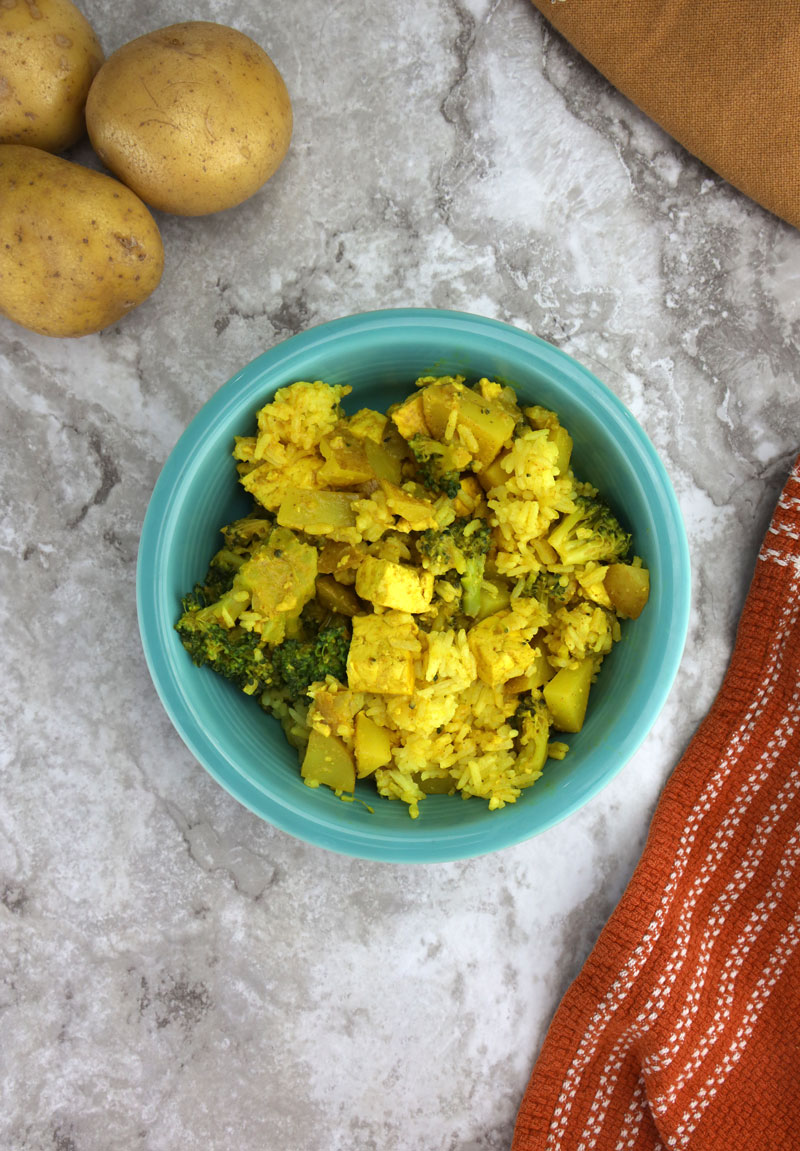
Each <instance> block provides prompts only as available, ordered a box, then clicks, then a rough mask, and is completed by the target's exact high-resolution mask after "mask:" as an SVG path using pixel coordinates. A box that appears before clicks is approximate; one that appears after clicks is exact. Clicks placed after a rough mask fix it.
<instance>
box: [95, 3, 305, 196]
mask: <svg viewBox="0 0 800 1151" xmlns="http://www.w3.org/2000/svg"><path fill="white" fill-rule="evenodd" d="M86 124H87V127H88V129H89V137H90V139H91V141H92V145H93V146H94V149H95V151H96V152H97V154H98V156H99V157H100V159H101V160H102V161H103V163H104V164H105V165H106V166H107V167H108V168H109V169H110V170H111V171H112V172H113V173H114V174H115V175H116V176H118V177H119V179H120V180H122V181H123V182H124V183H125V184H127V185H128V187H130V188H133V190H134V192H136V194H137V195H138V196H141V198H142V199H143V200H144V201H145V202H146V203H148V204H150V205H152V207H154V208H159V209H160V210H161V211H164V212H173V213H175V214H177V215H181V216H200V215H204V214H205V213H207V212H219V211H221V210H222V209H224V208H231V207H233V206H234V205H235V204H240V203H241V202H242V201H243V200H246V199H247V198H248V197H249V196H252V195H253V193H254V192H256V191H257V190H258V189H259V188H260V187H261V185H262V184H263V183H264V182H265V181H266V180H268V179H269V177H270V176H271V175H272V174H273V173H274V172H275V171H276V170H277V168H278V167H279V165H280V164H281V162H282V160H283V158H284V156H285V155H286V152H287V149H288V147H289V140H290V138H291V135H292V107H291V103H290V100H289V94H288V92H287V91H286V85H285V84H284V82H283V79H282V78H281V75H280V73H279V72H278V70H277V68H276V67H275V65H274V64H273V63H272V61H271V60H270V58H269V56H268V55H267V54H266V52H264V51H263V49H262V48H260V47H259V46H258V45H257V44H256V43H255V42H254V41H253V40H251V39H250V37H249V36H245V35H244V33H242V32H238V31H236V29H234V28H227V27H225V25H223V24H212V23H208V22H205V21H190V22H188V23H185V24H173V25H171V26H170V27H168V28H161V29H160V30H158V31H156V32H150V33H148V34H147V35H145V36H140V37H139V38H138V39H137V40H131V41H130V43H128V44H125V45H123V47H122V48H120V49H118V51H116V52H114V53H113V55H111V56H110V57H109V58H108V60H107V61H106V63H105V64H104V65H103V67H102V68H101V69H100V71H99V72H98V74H97V77H96V79H95V81H94V83H93V84H92V87H91V90H90V92H89V99H88V101H87V104H86Z"/></svg>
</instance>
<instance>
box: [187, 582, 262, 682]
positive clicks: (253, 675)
mask: <svg viewBox="0 0 800 1151" xmlns="http://www.w3.org/2000/svg"><path fill="white" fill-rule="evenodd" d="M181 606H182V608H183V614H182V615H181V617H180V619H179V620H178V622H177V623H176V625H175V629H176V631H177V632H178V635H179V636H180V638H181V643H182V644H183V646H184V647H185V648H186V650H187V651H188V653H189V655H190V656H191V658H192V662H193V663H195V664H196V665H197V666H198V667H203V666H208V667H210V668H211V669H212V671H215V672H216V673H217V674H218V675H221V676H224V678H225V679H229V680H231V682H232V683H235V684H236V685H237V687H240V688H241V689H242V691H245V692H247V694H248V695H253V693H254V692H256V691H258V690H263V689H264V688H265V687H267V686H268V685H269V684H271V683H272V682H273V672H272V665H271V662H270V659H269V656H268V655H267V653H266V652H265V651H264V649H263V648H262V647H261V646H260V640H261V637H260V636H259V635H258V634H257V633H256V632H248V631H245V629H244V628H241V627H232V628H227V627H223V626H222V625H221V624H220V623H218V622H217V619H218V617H217V616H216V614H215V613H214V610H213V606H205V605H204V604H203V603H202V601H201V600H200V599H199V598H198V596H197V595H196V594H194V593H191V594H189V595H187V596H185V597H184V599H183V600H182V603H181Z"/></svg>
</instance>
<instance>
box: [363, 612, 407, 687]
mask: <svg viewBox="0 0 800 1151" xmlns="http://www.w3.org/2000/svg"><path fill="white" fill-rule="evenodd" d="M418 637H419V629H418V628H417V625H416V624H415V623H414V620H413V618H412V617H411V616H410V615H407V614H406V613H405V612H395V611H387V612H384V613H383V614H382V615H361V616H358V615H357V616H354V617H353V638H352V640H351V641H350V652H349V655H348V657H347V683H348V686H349V688H350V690H351V691H371V692H375V693H376V694H378V695H411V694H412V692H413V691H414V657H415V656H417V655H419V653H420V652H421V650H422V645H421V644H420V641H419V638H418Z"/></svg>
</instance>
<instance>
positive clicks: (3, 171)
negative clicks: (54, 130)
mask: <svg viewBox="0 0 800 1151" xmlns="http://www.w3.org/2000/svg"><path fill="white" fill-rule="evenodd" d="M163 267H164V249H163V246H162V243H161V236H160V234H159V231H158V228H157V226H156V223H155V220H154V219H153V217H152V216H151V215H150V213H149V212H148V210H147V208H146V207H145V206H144V204H143V203H142V202H141V200H139V199H138V197H136V196H135V195H134V194H133V192H131V190H130V189H129V188H126V187H124V185H122V184H120V183H119V182H118V181H117V180H113V179H112V178H111V177H110V176H104V175H103V174H102V173H100V172H93V171H92V170H91V169H89V168H83V167H81V166H80V165H78V164H73V163H71V162H70V161H69V160H62V159H61V158H60V157H58V156H51V155H50V154H49V153H48V152H43V151H41V150H40V149H39V148H28V147H25V146H24V145H21V144H4V145H0V312H2V313H3V314H4V315H6V316H8V317H9V319H11V320H14V321H15V322H16V323H17V324H21V325H22V326H23V327H25V328H30V329H31V330H32V331H34V332H39V333H40V334H41V335H44V336H85V335H87V334H88V333H89V332H97V331H99V330H100V329H101V328H105V327H107V326H108V325H109V324H113V323H115V322H116V321H117V320H119V319H120V318H121V317H122V316H124V315H125V313H126V312H129V311H130V310H131V308H135V307H136V305H137V304H141V303H142V301H143V300H146V299H147V297H148V296H149V295H150V293H151V292H152V291H153V290H154V289H155V288H156V287H157V286H158V282H159V280H160V279H161V273H162V270H163Z"/></svg>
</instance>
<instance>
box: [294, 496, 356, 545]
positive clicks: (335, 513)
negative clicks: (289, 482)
mask: <svg viewBox="0 0 800 1151" xmlns="http://www.w3.org/2000/svg"><path fill="white" fill-rule="evenodd" d="M357 499H358V495H357V494H356V493H355V492H319V491H311V490H310V489H308V488H291V489H289V490H288V491H287V492H286V493H285V494H284V497H283V500H282V501H281V506H280V507H279V508H278V517H277V518H278V523H279V524H280V525H281V527H284V528H293V529H294V531H302V532H308V533H309V535H313V536H324V535H330V533H331V532H334V531H336V530H337V529H338V528H349V527H354V526H355V522H356V516H355V512H354V511H353V501H354V500H357Z"/></svg>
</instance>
